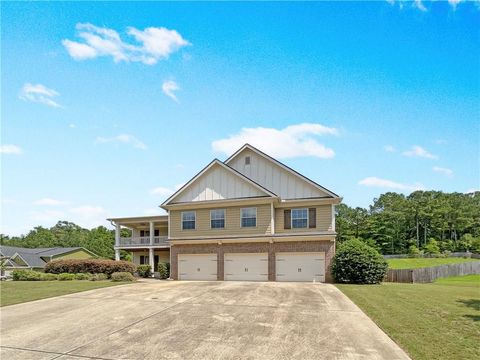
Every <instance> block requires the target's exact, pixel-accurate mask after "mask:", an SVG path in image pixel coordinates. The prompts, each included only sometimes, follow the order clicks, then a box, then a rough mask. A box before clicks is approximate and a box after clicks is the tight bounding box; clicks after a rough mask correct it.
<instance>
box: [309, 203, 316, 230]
mask: <svg viewBox="0 0 480 360" xmlns="http://www.w3.org/2000/svg"><path fill="white" fill-rule="evenodd" d="M308 227H309V228H310V229H315V228H316V227H317V208H309V209H308Z"/></svg>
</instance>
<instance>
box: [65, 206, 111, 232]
mask: <svg viewBox="0 0 480 360" xmlns="http://www.w3.org/2000/svg"><path fill="white" fill-rule="evenodd" d="M68 211H69V213H70V214H73V216H74V217H75V220H74V222H75V223H76V224H78V225H80V226H82V227H85V228H93V227H97V226H100V225H105V222H106V220H105V219H106V218H108V216H109V214H108V211H107V210H105V209H104V208H103V207H101V206H93V205H82V206H78V207H74V208H70V209H69V210H68Z"/></svg>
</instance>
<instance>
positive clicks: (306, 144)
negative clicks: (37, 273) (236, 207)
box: [1, 1, 480, 235]
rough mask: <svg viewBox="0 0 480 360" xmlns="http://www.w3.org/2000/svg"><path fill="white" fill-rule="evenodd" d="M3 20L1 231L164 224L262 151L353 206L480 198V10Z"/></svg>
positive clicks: (182, 6) (400, 7) (105, 13)
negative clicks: (143, 219)
mask: <svg viewBox="0 0 480 360" xmlns="http://www.w3.org/2000/svg"><path fill="white" fill-rule="evenodd" d="M1 10H2V24H1V30H2V43H1V47H2V48H1V50H2V51H1V61H2V64H1V65H2V67H1V72H2V73H1V79H2V80H1V118H2V121H1V125H2V127H1V130H2V131H1V143H2V147H1V151H2V154H1V156H2V163H1V167H2V169H1V170H2V174H1V180H2V185H1V196H2V214H1V220H2V228H1V232H2V233H6V234H9V235H18V234H20V233H25V232H27V231H28V230H29V229H31V228H32V227H33V226H36V225H44V226H51V225H53V224H54V223H56V221H57V220H69V221H74V222H76V223H78V224H80V225H82V226H85V227H92V226H96V225H101V224H103V225H107V224H108V223H107V222H106V221H105V218H106V217H116V216H141V215H149V214H155V213H160V212H161V211H160V210H159V209H158V208H157V206H158V205H159V204H160V203H161V202H162V201H163V200H164V199H165V198H166V197H168V195H169V194H170V193H171V192H172V191H174V189H175V188H177V187H178V186H180V185H181V184H183V183H185V182H186V181H188V180H189V179H190V178H191V177H192V176H193V175H194V174H196V173H197V172H198V171H199V170H200V169H201V168H203V167H204V166H205V165H206V164H207V163H209V162H210V161H211V160H212V158H214V157H218V158H219V159H221V160H223V159H225V158H226V157H227V156H228V155H229V153H230V152H232V151H233V150H235V149H236V147H238V146H239V144H241V143H243V142H246V141H248V142H251V143H252V145H255V146H258V147H259V148H260V149H262V150H264V151H265V152H267V153H269V154H271V155H273V156H276V157H277V158H279V160H281V161H283V162H284V163H286V164H287V165H289V166H291V167H293V168H295V169H296V170H298V171H300V172H301V173H303V174H305V175H306V176H308V177H310V178H312V179H314V180H315V181H317V182H319V183H320V184H322V185H323V186H325V187H327V188H329V189H331V190H332V191H334V192H336V193H338V194H340V195H341V196H343V197H344V202H345V203H347V204H348V205H351V206H363V207H367V206H368V205H369V204H371V202H372V200H373V198H374V197H376V196H378V195H379V194H381V193H383V192H386V191H399V192H402V193H405V194H408V193H409V192H411V191H412V190H414V189H427V190H430V189H435V190H443V191H449V192H450V191H458V192H466V191H468V190H471V189H478V188H479V187H480V184H479V182H480V179H479V151H480V149H479V142H480V140H479V137H480V128H479V124H480V105H479V101H478V99H479V95H480V50H479V49H480V33H479V27H478V24H479V20H480V7H479V6H478V3H464V2H460V3H458V4H457V2H456V1H452V2H439V1H437V2H434V3H429V2H416V3H407V2H400V3H399V2H380V1H379V2H371V3H360V2H359V3H352V2H341V3H326V2H322V3H251V2H250V3H238V2H235V3H151V2H147V3H141V4H139V3H134V4H132V3H126V2H121V3H82V2H77V3H69V2H67V3H56V2H52V3H43V2H34V3H10V2H2V3H1Z"/></svg>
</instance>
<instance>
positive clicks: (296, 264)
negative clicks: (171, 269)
mask: <svg viewBox="0 0 480 360" xmlns="http://www.w3.org/2000/svg"><path fill="white" fill-rule="evenodd" d="M174 256H175V255H174ZM177 256H178V261H177V264H178V275H177V277H176V278H177V279H178V280H206V281H212V280H226V281H231V280H233V281H235V280H236V281H269V280H270V281H272V280H273V281H302V282H325V280H326V268H327V266H326V253H325V251H303V252H299V251H277V252H271V251H270V252H269V251H265V252H212V253H207V254H205V253H204V254H188V253H179V254H178V255H177Z"/></svg>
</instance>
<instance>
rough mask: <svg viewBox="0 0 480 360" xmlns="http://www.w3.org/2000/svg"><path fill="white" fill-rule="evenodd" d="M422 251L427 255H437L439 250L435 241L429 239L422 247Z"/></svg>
mask: <svg viewBox="0 0 480 360" xmlns="http://www.w3.org/2000/svg"><path fill="white" fill-rule="evenodd" d="M424 251H425V253H426V254H429V255H439V254H440V248H439V247H438V243H437V241H436V240H435V239H430V240H429V241H428V243H427V245H425V247H424Z"/></svg>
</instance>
